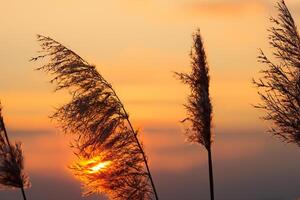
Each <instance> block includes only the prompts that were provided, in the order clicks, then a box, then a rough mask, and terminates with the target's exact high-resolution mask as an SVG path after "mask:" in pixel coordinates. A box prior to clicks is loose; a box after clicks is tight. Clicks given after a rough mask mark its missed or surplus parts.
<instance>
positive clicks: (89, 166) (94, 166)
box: [80, 156, 112, 174]
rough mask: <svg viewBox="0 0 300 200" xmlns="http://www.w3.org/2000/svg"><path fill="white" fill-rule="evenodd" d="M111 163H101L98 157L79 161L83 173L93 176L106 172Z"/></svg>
mask: <svg viewBox="0 0 300 200" xmlns="http://www.w3.org/2000/svg"><path fill="white" fill-rule="evenodd" d="M111 163H112V162H111V161H102V159H101V157H100V156H96V157H94V158H92V159H90V160H83V161H81V162H80V165H81V166H82V167H83V168H84V172H85V173H87V174H94V173H98V172H100V171H105V170H107V168H108V167H109V166H110V165H111Z"/></svg>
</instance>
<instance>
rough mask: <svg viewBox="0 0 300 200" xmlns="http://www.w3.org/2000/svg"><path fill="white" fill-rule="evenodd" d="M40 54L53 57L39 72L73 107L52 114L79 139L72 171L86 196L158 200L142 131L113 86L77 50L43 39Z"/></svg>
mask: <svg viewBox="0 0 300 200" xmlns="http://www.w3.org/2000/svg"><path fill="white" fill-rule="evenodd" d="M38 41H39V42H40V43H41V47H42V51H41V55H39V56H37V57H35V58H33V59H32V60H33V61H37V60H40V59H42V58H48V59H49V61H48V62H47V63H46V64H44V65H43V66H42V67H40V68H38V70H42V71H45V72H47V73H49V74H51V75H52V76H54V78H53V79H52V80H51V83H56V85H57V86H56V90H61V89H67V90H68V91H69V92H70V94H71V95H72V99H71V101H70V102H69V103H67V104H65V105H63V106H62V107H60V108H58V109H57V111H56V112H55V113H54V114H53V115H52V118H54V119H56V120H57V121H58V122H59V124H60V125H61V127H62V129H63V131H64V132H68V133H72V134H74V135H75V136H76V139H75V140H74V142H73V145H72V147H73V149H74V152H75V154H76V155H77V156H78V158H79V160H78V162H77V163H75V164H74V165H72V166H71V168H72V169H73V171H74V173H75V175H76V176H77V177H78V178H79V179H80V180H81V181H82V182H83V187H84V195H89V194H92V193H105V194H106V195H107V196H108V197H109V198H110V199H116V200H121V199H122V200H124V199H127V200H132V199H140V200H152V199H156V200H158V195H157V191H156V188H155V185H154V181H153V178H152V175H151V172H150V169H149V165H148V161H147V158H146V154H145V151H144V149H143V146H142V144H141V142H140V140H139V138H138V135H139V134H138V132H137V131H136V130H135V129H134V128H133V126H132V123H131V121H130V119H129V115H128V112H127V111H126V110H125V107H124V104H123V103H122V102H121V100H120V98H119V97H118V95H117V94H116V91H115V90H114V89H113V87H112V85H111V84H110V83H109V82H107V81H106V80H105V79H104V78H103V76H102V75H101V74H100V73H99V72H98V71H97V70H96V67H95V66H93V65H91V64H89V63H88V62H86V61H85V60H84V59H82V58H81V57H80V56H79V55H77V54H76V53H74V52H73V51H72V50H70V49H68V48H66V47H65V46H63V45H62V44H60V43H59V42H57V41H55V40H53V39H51V38H49V37H45V36H41V35H38Z"/></svg>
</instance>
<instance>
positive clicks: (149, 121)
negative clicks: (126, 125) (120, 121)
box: [0, 0, 300, 200]
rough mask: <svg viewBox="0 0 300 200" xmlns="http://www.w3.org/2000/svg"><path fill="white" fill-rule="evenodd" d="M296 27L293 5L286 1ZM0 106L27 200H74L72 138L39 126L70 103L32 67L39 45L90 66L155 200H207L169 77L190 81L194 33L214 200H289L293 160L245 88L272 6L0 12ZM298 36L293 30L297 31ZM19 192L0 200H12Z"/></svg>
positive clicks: (199, 151)
mask: <svg viewBox="0 0 300 200" xmlns="http://www.w3.org/2000/svg"><path fill="white" fill-rule="evenodd" d="M286 3H287V4H288V6H289V8H290V10H291V12H292V14H293V16H294V19H295V21H296V23H297V22H298V24H300V2H299V1H298V0H287V1H286ZM0 5H1V6H0V24H1V28H0V29H1V31H0V44H1V45H0V77H1V78H0V99H1V102H2V104H3V107H4V113H3V114H4V117H5V122H6V124H7V127H8V130H9V135H10V137H11V138H12V139H13V140H19V141H22V143H23V149H24V154H25V168H26V171H27V173H28V174H29V176H30V177H31V182H32V187H31V188H30V189H28V190H26V192H27V193H28V197H29V198H28V199H33V200H34V199H45V200H54V199H74V200H79V199H87V200H95V199H105V198H103V197H101V196H92V197H88V198H86V197H81V189H80V182H79V181H78V180H77V179H75V178H74V177H73V175H72V173H71V172H70V171H69V169H68V168H67V166H68V165H70V164H71V163H72V162H73V161H74V159H75V157H74V156H73V154H72V151H71V149H70V148H69V142H70V141H71V137H70V136H68V135H64V134H62V133H61V132H60V131H59V129H58V128H56V127H57V124H56V123H55V122H52V121H51V120H50V119H49V118H48V116H49V115H51V113H52V112H53V111H54V109H55V107H58V106H59V105H63V104H64V103H65V102H67V101H68V100H69V95H68V93H66V92H58V93H54V92H53V90H54V86H53V85H51V84H50V83H48V81H49V77H48V76H47V75H45V74H43V73H41V72H38V71H35V70H34V69H35V68H37V67H38V66H39V65H38V63H31V62H29V59H30V58H31V57H33V56H36V55H37V51H38V50H39V46H38V43H37V42H36V34H42V35H45V36H50V37H52V38H53V39H55V40H57V41H59V42H61V43H62V44H64V45H66V46H67V47H69V48H71V49H72V50H74V51H75V52H77V53H78V54H79V55H80V56H82V57H83V58H85V59H86V60H87V61H88V62H89V63H93V64H95V65H96V66H97V69H98V70H99V71H100V72H101V74H102V75H103V76H104V77H105V78H106V79H107V80H108V81H109V82H111V83H112V84H113V86H114V88H115V89H116V91H117V93H118V94H119V96H120V98H121V99H122V101H123V103H124V104H125V105H126V109H127V110H128V111H129V114H130V119H131V120H132V122H133V124H134V127H135V128H137V129H139V130H141V133H142V136H141V139H142V141H143V143H144V145H145V150H146V153H147V155H148V157H149V164H150V168H151V170H152V171H153V176H154V180H155V182H156V184H157V189H158V193H159V196H161V199H166V200H169V199H171V200H179V199H180V200H181V199H186V200H193V199H200V198H201V199H209V194H208V191H209V188H208V177H207V170H208V168H207V155H206V152H205V149H204V148H203V147H201V146H199V145H192V144H188V143H187V142H185V136H184V133H183V132H184V127H183V126H182V124H181V123H180V120H182V119H183V118H184V117H185V110H184V107H183V106H182V104H184V103H185V101H186V97H187V95H188V88H187V87H185V86H184V85H182V84H181V83H180V82H179V81H178V80H176V79H175V78H174V75H173V72H174V71H178V72H188V70H189V67H190V59H189V51H190V48H191V44H192V37H191V35H192V33H193V32H194V31H195V30H196V29H197V28H200V31H201V34H202V37H203V40H204V45H205V48H206V53H207V56H208V63H209V66H210V75H211V97H212V103H213V109H214V116H213V132H214V134H215V141H214V144H213V145H214V146H213V159H214V170H215V184H216V199H223V200H227V199H228V200H229V199H230V200H240V199H244V200H253V199H255V200H297V199H298V198H300V192H299V187H298V186H299V185H300V171H299V168H300V161H299V160H297V159H296V158H298V157H299V153H300V149H299V148H298V147H296V146H294V145H292V144H289V145H287V144H284V143H282V142H281V141H280V140H279V139H278V138H275V137H272V136H271V135H269V134H267V133H266V130H267V128H268V126H269V124H268V123H266V122H263V121H261V120H260V119H259V117H260V116H262V115H263V113H262V112H261V111H258V110H256V109H254V108H253V106H252V105H253V104H256V103H257V102H258V101H259V99H258V97H257V94H256V89H255V88H254V87H253V85H252V84H251V79H252V78H253V77H258V76H259V74H258V71H259V70H260V69H261V68H262V67H263V66H261V65H260V64H259V63H258V62H257V56H258V52H259V51H258V49H259V48H261V49H263V50H264V51H265V52H266V54H267V55H270V48H269V46H268V41H267V36H268V32H267V28H269V27H270V22H269V20H268V19H269V17H270V16H276V9H275V8H274V5H275V1H271V0H252V1H246V0H226V1H225V0H206V1H205V0H172V1H168V0H126V1H125V0H111V1H103V0H100V1H99V0H98V1H96V0H90V1H80V0H73V1H70V0H63V1H58V0H51V1H50V0H45V1H37V0H27V1H16V0H11V1H4V0H0ZM299 26H300V25H299ZM20 197H21V196H20V193H19V191H17V190H12V191H0V199H5V200H6V199H7V200H14V199H20Z"/></svg>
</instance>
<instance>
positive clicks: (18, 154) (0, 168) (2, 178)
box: [0, 103, 30, 200]
mask: <svg viewBox="0 0 300 200" xmlns="http://www.w3.org/2000/svg"><path fill="white" fill-rule="evenodd" d="M23 169H24V158H23V153H22V148H21V143H15V144H11V143H10V141H9V138H8V135H7V130H6V127H5V123H4V119H3V116H2V107H1V103H0V185H2V186H3V187H5V188H20V190H21V193H22V196H23V199H24V200H26V195H25V191H24V188H26V187H29V186H30V182H29V178H28V176H27V175H26V174H24V172H23Z"/></svg>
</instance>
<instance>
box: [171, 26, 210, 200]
mask: <svg viewBox="0 0 300 200" xmlns="http://www.w3.org/2000/svg"><path fill="white" fill-rule="evenodd" d="M190 56H191V66H192V71H191V72H190V73H189V74H187V73H175V74H176V76H177V77H178V78H179V79H180V80H181V81H182V82H183V83H184V84H187V85H188V86H189V88H190V94H189V96H188V100H187V103H186V104H185V105H184V106H185V109H186V110H187V117H186V118H185V119H184V120H183V121H182V122H184V123H188V124H189V125H190V127H188V128H187V130H186V135H187V137H188V141H190V142H193V143H198V144H201V145H203V146H204V147H205V148H206V150H207V154H208V167H209V181H210V197H211V200H214V179H213V162H212V149H211V144H212V133H211V121H212V105H211V100H210V95H209V80H210V78H209V67H208V64H207V60H206V54H205V50H204V46H203V42H202V38H201V35H200V30H197V31H196V32H195V33H194V35H193V46H192V50H191V53H190Z"/></svg>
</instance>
